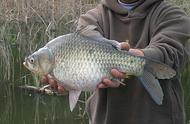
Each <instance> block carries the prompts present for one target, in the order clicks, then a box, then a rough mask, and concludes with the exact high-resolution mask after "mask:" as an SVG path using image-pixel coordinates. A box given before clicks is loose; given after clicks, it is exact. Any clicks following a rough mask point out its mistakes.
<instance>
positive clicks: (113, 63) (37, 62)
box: [24, 33, 176, 111]
mask: <svg viewBox="0 0 190 124" xmlns="http://www.w3.org/2000/svg"><path fill="white" fill-rule="evenodd" d="M24 65H25V66H26V67H27V68H28V69H29V70H31V71H32V72H34V73H37V74H39V75H47V74H49V75H51V76H52V77H53V78H54V79H55V80H57V81H58V82H60V83H62V84H63V85H64V87H65V89H67V90H68V91H69V102H70V109H71V111H72V110H73V108H74V107H75V105H76V103H77V100H78V97H79V95H80V93H81V91H94V90H95V89H96V88H97V84H98V83H100V82H101V80H102V78H103V77H108V78H110V79H113V78H112V76H111V75H110V71H111V69H113V68H114V69H118V70H119V71H121V72H125V73H126V74H127V75H134V76H137V77H138V78H139V79H140V82H141V83H142V85H143V86H144V88H145V89H146V90H147V92H148V93H149V94H150V96H151V97H152V99H153V100H154V101H155V102H156V103H157V104H159V105H160V104H162V100H163V95H164V94H163V91H162V88H161V86H160V84H159V81H158V79H170V78H172V77H174V76H175V75H176V72H175V70H173V69H172V68H170V67H169V66H167V65H165V64H163V63H160V62H156V61H152V60H149V59H148V58H145V57H140V56H135V55H133V54H131V53H129V52H128V51H123V50H119V49H118V47H117V43H116V44H114V42H109V40H105V39H104V40H102V41H101V40H100V39H99V40H96V39H94V38H90V37H86V36H83V35H81V34H80V33H71V34H67V35H62V36H59V37H57V38H55V39H53V40H52V41H50V42H48V43H47V44H46V45H45V46H44V47H42V48H40V49H39V50H38V51H36V52H34V53H33V54H31V55H30V56H28V57H27V58H25V62H24Z"/></svg>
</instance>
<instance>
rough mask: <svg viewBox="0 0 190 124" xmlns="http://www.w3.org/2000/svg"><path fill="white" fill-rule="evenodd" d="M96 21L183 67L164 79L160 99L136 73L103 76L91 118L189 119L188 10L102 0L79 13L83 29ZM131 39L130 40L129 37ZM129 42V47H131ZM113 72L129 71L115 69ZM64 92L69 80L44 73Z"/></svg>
mask: <svg viewBox="0 0 190 124" xmlns="http://www.w3.org/2000/svg"><path fill="white" fill-rule="evenodd" d="M88 25H94V26H96V28H95V29H94V32H95V33H97V34H98V35H101V36H102V37H104V38H107V39H110V40H116V41H118V42H120V44H121V47H122V48H123V49H126V50H129V52H131V53H134V54H136V55H139V56H145V57H148V58H151V59H154V60H157V61H160V62H162V63H165V64H167V65H168V66H170V67H172V68H173V69H175V70H176V71H177V75H176V76H175V77H174V78H172V79H168V80H159V82H160V85H161V87H162V89H163V92H164V99H163V103H162V105H157V104H156V103H155V102H154V101H153V100H152V99H151V98H150V96H149V95H148V93H147V92H146V90H145V89H144V88H143V86H142V85H141V84H140V83H139V80H138V79H137V78H136V77H130V78H128V79H125V83H126V86H122V85H120V83H118V82H113V81H111V80H109V79H106V78H105V79H102V82H100V84H99V85H98V86H97V88H98V90H96V92H95V93H94V95H93V96H92V97H90V98H89V100H88V103H87V112H88V115H89V120H90V123H91V124H184V122H185V114H184V101H183V89H182V82H181V81H180V70H181V69H182V68H183V67H184V65H185V64H186V62H187V61H188V58H189V55H188V54H187V52H186V49H185V48H184V44H185V43H186V42H187V41H188V40H189V38H190V19H189V18H188V16H187V15H186V14H185V12H184V11H183V10H181V9H180V8H178V7H176V6H175V5H172V4H171V3H169V2H166V1H163V0H102V1H101V2H100V4H98V5H97V6H96V7H95V8H93V9H91V10H89V11H88V12H87V13H85V14H83V15H81V16H80V18H79V22H78V29H80V28H81V27H84V26H88ZM126 40H128V41H129V44H130V48H129V46H128V45H127V44H126V43H125V42H123V41H126ZM128 48H129V49H128ZM111 74H112V75H113V77H116V78H120V79H124V78H125V74H124V73H123V72H119V71H118V70H116V69H112V70H111ZM42 80H43V82H48V83H49V84H50V85H51V86H52V87H55V88H57V89H58V91H59V92H63V91H64V86H61V85H58V84H57V82H56V81H54V80H52V79H50V78H48V77H47V76H44V77H43V78H42Z"/></svg>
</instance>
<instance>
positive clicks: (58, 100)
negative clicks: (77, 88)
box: [0, 82, 88, 124]
mask: <svg viewBox="0 0 190 124" xmlns="http://www.w3.org/2000/svg"><path fill="white" fill-rule="evenodd" d="M10 84H11V83H10V82H1V86H0V124H14V123H17V124H87V122H88V120H87V118H86V115H84V113H83V112H84V109H83V108H84V103H80V102H79V104H78V106H77V108H75V109H74V111H73V112H70V110H69V104H68V103H69V102H68V97H67V95H65V96H47V95H40V94H37V93H33V92H28V91H24V90H21V89H20V88H18V87H13V86H11V85H10Z"/></svg>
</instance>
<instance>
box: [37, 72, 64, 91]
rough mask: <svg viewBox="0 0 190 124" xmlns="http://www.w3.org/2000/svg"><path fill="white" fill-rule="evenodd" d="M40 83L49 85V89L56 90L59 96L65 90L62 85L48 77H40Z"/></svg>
mask: <svg viewBox="0 0 190 124" xmlns="http://www.w3.org/2000/svg"><path fill="white" fill-rule="evenodd" d="M41 82H42V83H45V84H49V85H50V86H51V88H53V89H54V90H57V91H58V92H59V93H61V94H62V93H63V92H64V90H65V89H64V86H63V85H61V84H60V83H58V82H57V81H56V80H54V79H52V78H50V77H49V76H48V75H44V76H42V77H41Z"/></svg>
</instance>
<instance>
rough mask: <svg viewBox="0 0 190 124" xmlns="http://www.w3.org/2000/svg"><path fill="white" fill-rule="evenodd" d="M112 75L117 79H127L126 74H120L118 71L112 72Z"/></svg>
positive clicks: (113, 70)
mask: <svg viewBox="0 0 190 124" xmlns="http://www.w3.org/2000/svg"><path fill="white" fill-rule="evenodd" d="M111 75H112V76H113V77H115V78H119V79H124V78H125V77H126V73H123V72H120V71H118V70H117V69H112V70H111Z"/></svg>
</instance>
